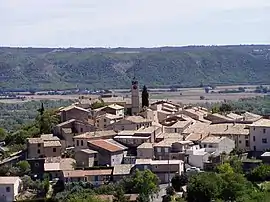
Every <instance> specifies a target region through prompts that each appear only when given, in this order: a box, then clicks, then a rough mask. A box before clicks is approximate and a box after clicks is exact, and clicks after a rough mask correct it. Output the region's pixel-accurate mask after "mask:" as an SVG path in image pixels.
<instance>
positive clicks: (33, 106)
mask: <svg viewBox="0 0 270 202" xmlns="http://www.w3.org/2000/svg"><path fill="white" fill-rule="evenodd" d="M41 103H43V105H44V108H45V109H55V108H59V107H62V106H63V107H64V106H68V105H69V104H71V103H72V101H71V100H56V101H53V100H41V101H40V102H39V101H29V102H20V103H1V102H0V127H1V128H3V129H5V130H6V131H10V132H15V131H17V130H18V129H20V128H21V126H22V125H27V124H31V122H32V121H34V120H35V118H36V117H37V115H38V113H39V112H38V110H39V109H40V108H41ZM3 136H5V131H3V130H2V129H0V139H1V138H2V137H3Z"/></svg>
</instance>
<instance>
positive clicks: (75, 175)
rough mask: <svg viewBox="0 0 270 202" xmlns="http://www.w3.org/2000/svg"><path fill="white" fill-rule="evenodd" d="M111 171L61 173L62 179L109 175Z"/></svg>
mask: <svg viewBox="0 0 270 202" xmlns="http://www.w3.org/2000/svg"><path fill="white" fill-rule="evenodd" d="M112 171H113V169H101V170H69V171H63V175H64V177H86V176H96V175H111V174H112Z"/></svg>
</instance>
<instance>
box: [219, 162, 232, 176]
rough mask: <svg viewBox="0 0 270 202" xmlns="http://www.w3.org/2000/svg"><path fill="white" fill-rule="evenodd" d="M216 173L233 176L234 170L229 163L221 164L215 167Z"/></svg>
mask: <svg viewBox="0 0 270 202" xmlns="http://www.w3.org/2000/svg"><path fill="white" fill-rule="evenodd" d="M217 171H218V173H223V174H233V173H234V170H233V168H232V167H231V165H230V164H229V163H223V164H221V165H219V166H217Z"/></svg>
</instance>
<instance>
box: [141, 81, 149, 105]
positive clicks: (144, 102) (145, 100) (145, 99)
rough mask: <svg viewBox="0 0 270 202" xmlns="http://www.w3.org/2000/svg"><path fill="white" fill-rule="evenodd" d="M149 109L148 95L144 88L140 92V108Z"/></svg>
mask: <svg viewBox="0 0 270 202" xmlns="http://www.w3.org/2000/svg"><path fill="white" fill-rule="evenodd" d="M144 107H149V93H148V90H147V87H146V86H143V90H142V108H144Z"/></svg>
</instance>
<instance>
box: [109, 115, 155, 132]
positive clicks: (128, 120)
mask: <svg viewBox="0 0 270 202" xmlns="http://www.w3.org/2000/svg"><path fill="white" fill-rule="evenodd" d="M152 122H153V121H152V120H149V119H145V118H143V117H141V116H128V117H125V118H124V119H122V120H120V121H118V122H116V123H115V124H114V130H115V131H121V130H138V129H139V128H142V127H150V126H152Z"/></svg>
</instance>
